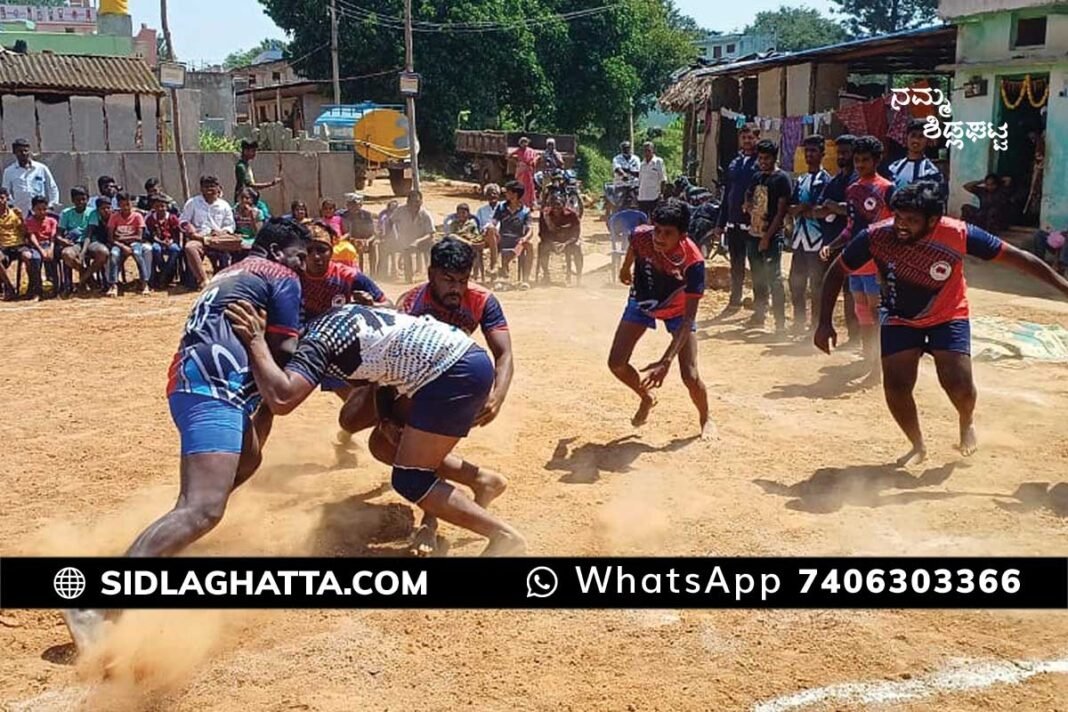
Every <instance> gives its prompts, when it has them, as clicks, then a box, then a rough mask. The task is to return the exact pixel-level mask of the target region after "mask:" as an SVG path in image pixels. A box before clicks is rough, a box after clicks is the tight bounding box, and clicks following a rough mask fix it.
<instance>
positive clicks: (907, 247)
mask: <svg viewBox="0 0 1068 712" xmlns="http://www.w3.org/2000/svg"><path fill="white" fill-rule="evenodd" d="M891 207H892V209H893V212H894V215H893V218H892V219H891V220H885V221H882V222H878V223H876V224H874V225H872V226H870V227H869V228H868V229H867V230H865V231H863V232H861V233H859V234H858V235H857V236H856V237H855V238H854V239H853V240H852V242H850V243H849V246H848V247H846V249H845V252H843V253H842V256H841V257H840V258H839V259H838V260H836V261H835V263H834V264H833V265H832V266H831V269H830V270H829V271H828V273H827V278H826V280H825V281H824V283H823V294H822V307H823V308H822V310H821V311H820V325H819V328H818V329H817V331H816V335H815V343H816V346H817V347H818V348H819V349H820V350H821V351H824V352H826V353H830V345H831V344H837V338H838V335H837V334H836V333H835V331H834V327H833V326H832V322H831V308H832V307H833V306H834V302H835V300H836V299H837V297H838V292H839V291H840V290H841V288H842V282H843V280H844V278H845V271H846V270H847V269H848V270H854V269H856V268H857V267H860V266H861V265H863V264H865V263H866V262H868V261H869V260H874V261H875V265H876V267H877V269H878V272H879V274H880V275H882V278H883V283H884V292H883V309H884V310H885V315H884V318H883V323H882V371H883V378H884V382H883V390H884V392H885V394H886V404H887V406H889V408H890V413H891V414H892V415H893V416H894V420H896V421H897V424H898V426H900V428H901V429H902V430H903V431H904V433H905V435H906V436H907V437H908V439H909V442H910V443H912V449H911V450H909V451H908V453H906V454H905V455H904V456H903V457H902V458H901V459H900V460H898V464H899V465H906V464H918V463H920V462H923V461H924V460H925V459H926V457H927V446H926V444H925V443H924V439H923V433H922V432H921V430H920V422H919V416H918V414H917V412H916V401H915V400H914V399H913V395H912V392H913V388H914V387H915V385H916V374H917V371H918V368H919V362H920V357H921V356H923V354H924V352H927V353H930V354H931V355H932V356H933V357H934V361H935V368H936V369H937V371H938V381H939V383H941V384H942V389H943V390H944V391H945V392H946V394H947V395H948V396H949V399H950V400H951V401H952V402H953V405H954V407H955V408H956V409H957V413H958V415H959V421H960V444H959V446H958V447H959V449H960V451H961V454H963V455H964V456H965V457H967V456H970V455H972V454H973V453H974V452H975V450H976V448H977V447H978V444H977V440H976V435H975V426H974V424H973V413H974V411H975V401H976V390H975V382H974V380H973V379H972V362H971V323H970V321H969V309H968V299H967V294H966V293H967V284H966V283H965V280H964V255H965V254H969V255H973V256H975V257H979V258H980V259H984V260H997V261H1000V262H1003V263H1005V264H1007V265H1009V266H1010V267H1015V268H1016V269H1018V270H1020V271H1022V272H1026V273H1028V274H1030V275H1032V276H1034V277H1037V278H1038V279H1040V280H1042V281H1043V282H1046V283H1047V284H1050V285H1052V286H1054V287H1056V288H1057V289H1059V290H1060V291H1061V292H1062V293H1064V294H1065V295H1066V296H1068V280H1065V279H1064V278H1063V277H1060V276H1059V275H1057V273H1055V272H1054V271H1053V270H1052V269H1050V267H1049V265H1047V264H1046V263H1045V262H1043V261H1042V260H1040V259H1038V258H1037V257H1035V256H1033V255H1031V254H1030V253H1028V252H1024V251H1022V250H1018V249H1016V248H1015V247H1013V246H1012V245H1009V244H1007V243H1004V242H1002V241H1001V240H1000V239H998V238H997V237H995V236H993V235H991V234H990V233H988V232H986V231H985V230H981V229H980V228H977V227H976V226H974V225H969V224H967V223H965V222H962V221H960V220H955V219H953V218H946V217H942V213H943V212H944V209H945V203H944V199H943V198H942V194H941V188H940V186H939V184H938V183H934V182H920V183H914V184H912V185H909V186H907V187H905V188H902V189H901V190H900V191H898V192H897V193H896V194H895V195H894V197H893V199H892V200H891Z"/></svg>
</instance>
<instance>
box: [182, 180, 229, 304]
mask: <svg viewBox="0 0 1068 712" xmlns="http://www.w3.org/2000/svg"><path fill="white" fill-rule="evenodd" d="M221 195H222V187H221V186H220V185H219V179H218V178H216V177H215V176H211V175H206V176H201V178H200V195H197V196H194V197H192V198H190V199H189V201H188V202H186V204H185V207H184V208H182V215H181V217H180V218H179V221H180V224H181V227H182V232H183V233H184V234H185V260H186V265H187V266H188V267H189V269H188V270H187V271H186V275H187V280H186V284H187V286H189V287H193V288H195V289H197V290H198V291H199V290H201V289H203V288H204V285H205V284H207V282H208V276H207V273H206V272H205V271H204V257H205V256H207V257H214V258H215V259H217V260H218V261H219V262H218V264H221V263H222V262H224V261H228V257H229V254H228V253H230V252H234V251H235V250H239V249H240V247H241V240H240V238H238V237H236V236H235V235H234V231H235V230H236V229H237V225H236V224H235V223H234V211H233V208H231V207H230V204H229V203H227V202H226V201H225V200H223V199H222V198H221V197H220V196H221Z"/></svg>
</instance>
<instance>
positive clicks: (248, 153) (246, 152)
mask: <svg viewBox="0 0 1068 712" xmlns="http://www.w3.org/2000/svg"><path fill="white" fill-rule="evenodd" d="M259 150H260V144H259V142H258V141H249V140H248V139H245V140H243V141H242V142H241V158H239V159H237V165H236V166H235V167H234V179H235V184H236V187H235V188H234V205H236V204H237V203H238V199H237V197H238V195H240V194H241V191H242V190H244V189H245V188H252V189H253V190H254V191H256V192H257V193H258V192H259V191H261V190H264V189H265V188H273V187H274V186H276V185H278V184H279V183H281V182H282V177H281V176H278V177H277V178H275V179H274V180H272V181H270V182H269V183H257V182H256V179H255V177H254V176H253V175H252V162H253V161H254V160H256V152H257V151H259Z"/></svg>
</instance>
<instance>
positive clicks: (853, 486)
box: [753, 462, 973, 514]
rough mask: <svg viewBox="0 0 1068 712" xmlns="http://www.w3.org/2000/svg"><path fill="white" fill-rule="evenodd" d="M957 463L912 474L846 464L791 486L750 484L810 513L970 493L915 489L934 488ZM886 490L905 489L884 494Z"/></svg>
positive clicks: (893, 467) (766, 482) (892, 466)
mask: <svg viewBox="0 0 1068 712" xmlns="http://www.w3.org/2000/svg"><path fill="white" fill-rule="evenodd" d="M958 465H959V463H956V462H953V463H949V464H947V465H943V466H941V467H934V468H931V469H928V470H926V471H925V472H923V473H922V474H920V475H918V476H917V475H913V474H911V473H909V472H907V471H906V470H904V469H902V468H900V467H899V466H897V465H895V464H887V465H852V466H849V467H821V468H820V469H818V470H816V471H815V472H813V473H812V475H811V476H810V477H809V478H808V479H806V480H802V481H801V482H798V483H796V484H792V485H786V484H783V483H781V482H775V481H774V480H766V479H756V480H753V484H755V485H757V486H758V487H760V488H761V489H762V490H764V493H765V494H770V495H775V496H778V497H786V498H788V500H789V501H787V503H786V508H787V509H792V510H795V511H799V512H809V513H812V514H829V513H831V512H837V511H838V510H840V509H841V508H842V507H844V506H845V505H851V506H854V507H884V506H886V505H893V504H898V505H900V504H909V503H911V502H920V501H937V500H943V499H954V498H956V497H968V496H973V494H972V493H967V492H917V491H914V490H918V489H920V488H922V487H935V486H938V485H941V484H943V483H944V482H946V480H948V479H949V477H950V475H952V474H953V471H954V470H955V469H956V468H957V467H958ZM888 490H906V491H904V492H899V493H896V494H884V493H885V492H886V491H888Z"/></svg>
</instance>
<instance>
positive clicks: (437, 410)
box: [227, 301, 526, 556]
mask: <svg viewBox="0 0 1068 712" xmlns="http://www.w3.org/2000/svg"><path fill="white" fill-rule="evenodd" d="M227 317H228V318H229V319H230V321H231V323H232V324H233V328H234V330H235V331H236V332H237V333H238V335H239V336H240V337H241V339H242V340H243V341H244V342H245V344H246V345H247V347H248V352H249V357H250V360H251V363H252V373H253V375H254V376H255V379H256V383H257V385H258V386H259V389H260V393H261V394H262V396H263V401H264V403H265V404H266V405H267V406H268V407H269V408H270V409H271V411H272V412H274V413H275V414H278V415H285V414H286V413H290V412H292V411H293V409H294V408H296V407H297V406H298V405H300V403H302V402H303V401H304V400H305V399H306V398H307V397H308V396H309V395H310V394H311V392H312V391H313V390H315V387H316V385H318V384H319V383H321V382H322V381H323V379H324V378H326V377H327V376H330V377H333V378H338V379H342V380H346V381H348V382H350V383H354V382H360V381H363V382H370V383H373V384H375V385H378V386H392V387H394V388H396V389H397V391H398V392H399V393H400V395H402V396H407V397H410V399H411V400H410V408H409V409H408V412H407V414H406V416H405V422H406V425H405V427H404V430H403V431H402V432H401V433H400V436H399V438H398V442H397V448H396V454H395V456H394V458H393V462H392V465H393V475H392V483H393V488H394V489H395V490H396V491H397V493H398V494H400V495H401V496H402V497H404V498H405V499H407V500H408V501H410V502H411V503H413V504H415V505H417V506H418V507H419V508H420V509H422V510H423V511H424V512H426V513H427V514H429V515H431V516H434V517H439V518H441V519H444V520H445V521H447V522H449V523H451V524H454V525H456V526H459V527H462V528H464V529H467V530H469V531H472V532H474V533H476V534H480V535H482V536H484V537H486V538H487V539H489V543H488V544H487V546H486V548H485V549H484V550H483V552H482V555H483V556H508V555H518V554H521V553H523V551H524V550H525V549H526V542H525V541H524V539H523V537H522V536H521V535H520V534H519V532H517V531H516V530H515V529H514V528H513V527H512V526H510V525H508V524H506V523H505V522H503V521H501V520H500V519H497V518H496V517H494V516H493V515H492V514H490V513H489V512H487V511H486V510H485V505H487V504H488V503H489V501H490V500H491V499H492V498H493V496H495V494H498V493H492V492H486V491H481V492H480V491H478V490H477V489H476V498H475V500H471V499H469V498H468V497H467V496H466V495H464V494H462V493H461V492H459V491H458V490H457V489H456V488H454V487H453V486H452V485H451V484H449V483H448V482H446V481H444V480H443V479H441V478H440V477H439V474H438V473H439V471H440V468H441V465H442V463H443V461H444V460H445V458H446V457H447V456H448V455H449V453H451V452H452V450H453V448H454V447H455V446H456V444H457V443H458V442H459V441H460V440H461V439H462V438H464V437H466V436H467V434H468V432H469V431H470V429H471V427H472V426H473V425H474V424H475V421H476V419H477V418H478V417H479V414H480V413H482V411H483V408H484V406H485V405H486V401H487V400H488V398H489V396H490V392H491V391H492V390H493V381H494V371H493V364H492V363H491V362H490V359H489V356H488V355H487V354H486V352H485V351H483V350H482V348H480V347H479V346H478V345H476V344H475V342H474V341H472V340H471V337H469V336H467V335H466V334H464V333H463V332H462V331H460V330H459V329H457V328H455V327H452V326H449V325H447V324H443V323H441V322H439V321H437V320H436V319H433V318H432V317H429V316H422V317H414V316H410V315H408V314H400V313H397V312H394V311H391V310H388V309H382V308H371V307H365V306H361V305H357V304H349V305H346V306H343V307H340V308H338V309H335V310H332V311H330V312H327V313H326V314H324V315H323V316H321V317H319V318H318V319H316V320H315V321H313V322H312V323H310V324H309V325H308V328H307V330H306V331H305V332H304V334H303V336H302V337H301V339H300V343H299V344H298V346H297V350H296V353H295V354H294V355H293V358H292V359H290V361H289V362H288V363H287V364H286V366H285V369H282V368H281V367H280V366H279V365H278V364H277V363H276V361H275V359H274V358H273V357H272V356H271V351H270V348H269V347H268V345H267V341H266V339H265V336H266V323H265V320H264V318H263V316H262V315H261V314H260V313H259V312H258V311H257V308H256V307H255V306H254V305H252V304H250V303H249V302H245V301H242V302H239V303H236V304H231V305H230V306H228V307H227ZM465 484H466V483H465Z"/></svg>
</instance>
